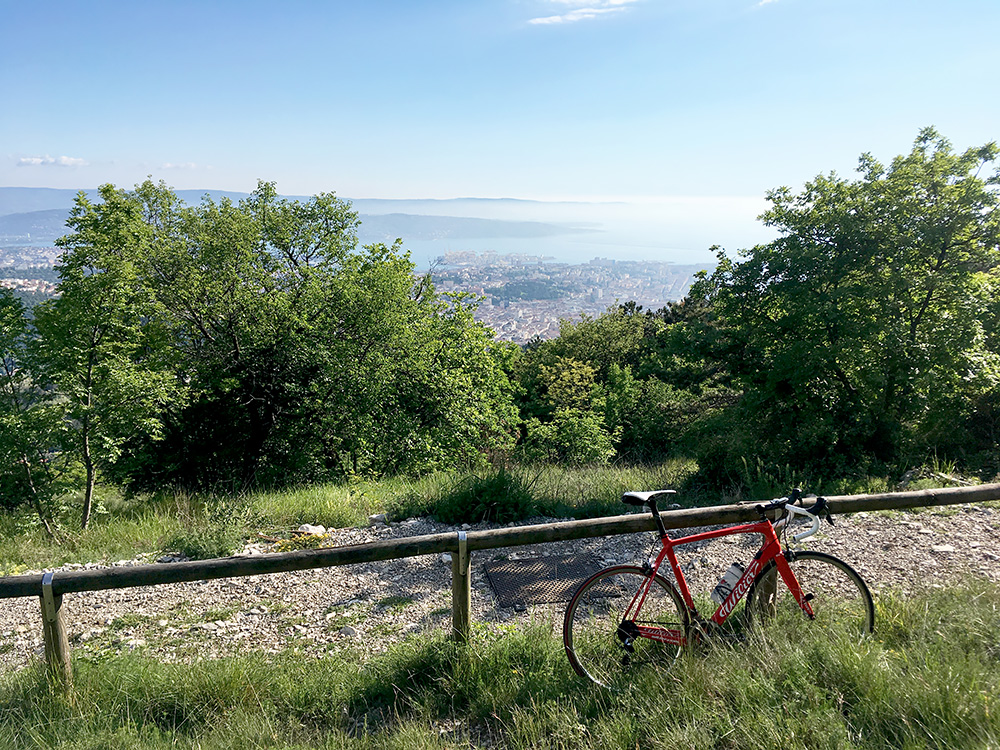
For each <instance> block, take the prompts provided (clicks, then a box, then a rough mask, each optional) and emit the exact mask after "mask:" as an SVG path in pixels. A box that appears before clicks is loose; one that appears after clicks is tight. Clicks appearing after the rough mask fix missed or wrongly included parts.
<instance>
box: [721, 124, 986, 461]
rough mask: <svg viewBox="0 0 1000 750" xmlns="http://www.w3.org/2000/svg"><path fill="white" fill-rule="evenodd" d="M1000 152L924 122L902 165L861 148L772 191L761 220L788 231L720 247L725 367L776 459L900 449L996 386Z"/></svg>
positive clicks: (953, 425)
mask: <svg viewBox="0 0 1000 750" xmlns="http://www.w3.org/2000/svg"><path fill="white" fill-rule="evenodd" d="M996 157H997V147H996V145H995V144H993V143H990V144H986V145H985V146H982V147H979V148H971V149H968V150H966V151H964V152H962V153H956V152H955V151H953V150H952V147H951V145H950V144H949V143H948V141H947V140H945V139H944V138H942V137H941V136H940V135H939V134H938V133H937V132H936V131H934V130H933V129H926V130H923V131H922V132H921V133H920V135H919V137H918V138H917V139H916V141H915V143H914V146H913V149H912V150H911V152H910V153H909V154H907V155H904V156H899V157H897V158H896V159H894V160H893V161H892V163H891V164H890V165H889V166H888V167H885V166H883V165H882V164H880V163H879V162H877V161H876V160H875V159H874V158H873V157H872V156H871V155H868V154H865V155H863V156H862V157H861V160H860V164H859V173H860V178H858V179H856V180H847V179H843V178H840V177H838V176H837V175H835V174H830V175H825V176H824V175H821V176H818V177H816V178H815V179H814V180H812V181H810V182H808V183H807V184H806V185H805V188H804V189H803V190H802V191H801V192H799V193H793V192H792V191H791V190H790V189H788V188H780V189H778V190H774V191H772V192H770V193H769V194H768V199H769V201H770V203H771V207H770V209H769V210H768V211H767V212H766V213H765V214H764V215H763V217H762V218H763V220H764V221H765V223H766V224H768V225H769V226H772V227H774V228H776V229H777V230H778V232H779V234H780V236H779V237H778V239H776V240H774V241H773V242H770V243H768V244H766V245H760V246H757V247H755V248H753V249H752V250H750V251H748V252H746V253H745V254H744V258H743V259H742V260H740V261H738V262H737V261H732V260H730V259H729V258H727V257H726V256H725V255H720V263H719V266H718V268H717V270H716V271H715V273H714V275H713V277H712V279H711V284H712V292H711V301H712V303H713V305H714V313H715V314H716V315H718V318H719V320H720V321H721V324H722V327H723V328H724V332H725V336H726V337H727V339H728V341H727V344H726V347H725V348H724V349H725V351H726V352H727V353H728V357H727V365H728V366H729V367H730V368H731V369H732V371H733V373H734V374H735V376H736V377H737V379H738V382H739V383H740V384H741V385H742V387H743V389H744V399H743V413H744V416H745V420H746V424H747V425H748V426H749V427H750V428H751V430H752V432H754V433H755V434H757V435H758V436H759V438H760V439H761V440H763V441H764V442H765V443H766V445H767V446H768V448H767V450H768V451H770V452H771V453H772V454H773V455H774V457H776V458H778V460H786V461H791V462H792V463H793V464H803V463H811V464H813V465H817V464H824V463H825V464H827V465H833V464H836V463H837V462H840V461H844V460H846V461H850V462H856V461H858V460H860V459H862V458H863V457H865V456H869V457H874V458H876V459H878V460H890V459H893V458H894V457H896V456H898V455H899V454H900V451H901V450H902V449H903V448H904V447H905V446H906V445H913V444H919V441H920V440H921V439H922V438H929V437H930V436H931V435H932V434H941V433H942V431H947V430H953V429H957V428H959V426H960V424H961V419H956V418H952V419H945V418H944V415H945V414H946V413H947V412H949V411H950V410H951V409H952V407H954V405H955V404H956V403H957V402H961V401H967V400H968V399H969V398H970V396H972V395H973V394H974V393H976V392H978V393H983V392H985V391H988V390H990V389H993V388H995V383H996V377H995V375H994V374H993V373H996V372H997V365H996V363H997V355H996V349H995V347H991V346H990V344H989V342H990V339H989V331H987V330H985V328H984V321H985V320H986V319H987V318H988V315H987V313H988V308H989V307H990V305H992V304H993V301H992V298H991V292H990V290H991V289H992V288H993V287H994V286H995V283H996V281H995V279H996V270H997V263H998V257H1000V256H998V238H1000V232H998V214H997V211H996V209H997V203H998V196H997V191H996V185H997V184H998V177H997V175H996V174H994V175H993V176H992V177H989V178H984V177H983V176H981V173H982V171H983V170H984V169H986V168H987V167H988V166H989V164H990V163H991V162H992V161H994V160H995V159H996ZM930 415H937V416H936V417H935V418H934V419H931V418H930ZM958 416H960V415H956V417H958ZM942 419H943V421H942ZM914 441H917V443H914ZM831 461H832V462H833V464H831V463H830V462H831Z"/></svg>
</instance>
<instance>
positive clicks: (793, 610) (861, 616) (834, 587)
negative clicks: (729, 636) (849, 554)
mask: <svg viewBox="0 0 1000 750" xmlns="http://www.w3.org/2000/svg"><path fill="white" fill-rule="evenodd" d="M788 564H789V566H790V567H791V569H792V572H793V573H794V574H795V579H796V580H797V581H798V582H799V586H800V587H801V588H802V593H803V595H804V597H805V598H806V599H807V600H808V602H809V607H810V608H811V609H812V615H811V616H810V615H809V614H808V613H807V612H806V611H805V610H804V609H803V608H802V607H800V606H799V603H798V602H797V601H795V597H794V596H792V593H791V592H790V591H789V590H788V587H787V586H786V585H785V581H784V580H783V579H782V577H781V574H780V573H779V572H778V567H777V565H776V563H775V562H774V561H773V560H772V561H771V562H770V563H768V565H767V567H765V568H764V570H762V571H761V572H760V573H759V574H758V575H757V578H756V579H755V580H754V582H753V585H752V586H751V587H750V591H749V592H747V604H746V618H747V624H748V626H750V627H755V626H757V627H759V626H760V625H762V624H766V625H777V626H779V627H783V628H795V627H797V626H799V624H801V623H804V624H806V625H807V626H809V630H810V632H812V633H814V634H815V633H819V632H822V633H824V634H825V635H826V636H828V637H831V638H835V637H838V636H842V637H845V638H847V639H849V640H855V641H856V640H859V639H861V638H862V637H864V636H865V635H867V634H869V633H871V632H872V630H873V629H874V627H875V605H874V603H873V602H872V595H871V593H870V592H869V591H868V586H867V585H866V584H865V582H864V580H863V579H862V578H861V576H860V575H858V574H857V572H856V571H855V570H854V568H852V567H851V566H850V565H848V564H847V563H845V562H844V561H843V560H839V559H837V558H836V557H834V556H833V555H827V554H824V553H822V552H793V553H792V554H791V556H790V559H789V560H788Z"/></svg>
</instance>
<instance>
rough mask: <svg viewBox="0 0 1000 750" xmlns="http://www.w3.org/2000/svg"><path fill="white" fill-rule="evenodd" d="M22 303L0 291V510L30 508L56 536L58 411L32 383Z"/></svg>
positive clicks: (61, 476)
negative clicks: (20, 507)
mask: <svg viewBox="0 0 1000 750" xmlns="http://www.w3.org/2000/svg"><path fill="white" fill-rule="evenodd" d="M29 341H30V329H29V325H28V321H27V319H26V317H25V311H24V307H23V305H22V303H21V302H20V301H19V300H18V298H17V297H16V296H15V295H14V294H12V293H11V291H10V290H8V289H5V288H3V287H0V507H3V508H6V509H10V508H13V507H16V506H18V505H22V504H29V505H30V506H31V507H32V508H33V509H34V510H35V512H36V513H37V515H38V519H39V521H40V523H41V524H42V526H43V528H44V529H45V532H46V534H48V536H49V537H53V538H54V537H55V531H54V526H53V521H52V517H53V510H54V509H53V507H52V505H53V500H54V498H55V497H56V496H57V495H58V494H60V493H61V492H62V491H63V490H65V489H67V488H68V482H67V480H68V479H69V478H70V477H71V475H70V473H69V472H68V469H69V466H68V462H67V461H66V460H64V457H65V452H64V451H63V450H61V449H63V448H65V445H66V441H65V437H66V431H65V425H66V422H65V419H64V414H63V409H62V408H61V406H60V404H59V403H58V401H57V400H56V399H55V397H54V394H53V393H52V392H51V391H49V390H46V389H44V388H40V387H38V385H37V384H36V383H35V382H34V381H33V380H32V378H31V374H30V371H29V369H28V366H27V361H26V360H27V352H28V344H29Z"/></svg>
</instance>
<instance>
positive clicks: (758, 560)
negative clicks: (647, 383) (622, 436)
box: [563, 489, 875, 688]
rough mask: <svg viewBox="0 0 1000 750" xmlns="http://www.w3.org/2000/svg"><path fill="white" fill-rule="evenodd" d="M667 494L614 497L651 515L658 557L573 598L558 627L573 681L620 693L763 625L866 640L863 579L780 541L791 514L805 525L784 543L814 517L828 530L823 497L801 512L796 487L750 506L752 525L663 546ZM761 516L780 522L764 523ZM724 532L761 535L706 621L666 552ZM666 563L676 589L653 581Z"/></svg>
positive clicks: (871, 613)
mask: <svg viewBox="0 0 1000 750" xmlns="http://www.w3.org/2000/svg"><path fill="white" fill-rule="evenodd" d="M672 494H674V490H658V491H655V492H628V493H626V494H625V495H623V496H622V501H623V502H624V503H626V504H628V505H635V506H644V507H646V508H648V509H649V510H650V512H651V513H652V514H653V518H654V519H655V521H656V528H657V532H658V534H659V538H660V543H661V545H662V549H661V550H660V552H659V554H658V555H657V556H656V558H655V559H651V560H650V561H648V562H646V563H644V564H643V565H642V566H641V567H639V566H635V565H616V566H613V567H610V568H606V569H604V570H602V571H600V572H598V573H595V574H594V575H593V576H591V577H590V578H588V579H587V580H586V581H584V582H583V583H582V584H581V585H580V588H579V589H577V591H576V593H575V594H574V595H573V598H572V600H571V601H570V603H569V606H568V607H567V609H566V617H565V619H564V621H563V644H564V646H565V648H566V655H567V656H568V657H569V661H570V664H572V665H573V669H574V670H576V672H577V673H578V674H579V675H581V676H582V677H587V678H589V679H591V680H593V681H594V682H595V683H597V684H598V685H601V686H603V687H607V688H619V687H624V686H625V685H627V684H628V683H629V682H630V681H631V679H632V678H633V677H634V676H635V675H634V671H635V670H636V669H640V668H642V667H643V666H647V665H648V666H652V667H656V668H669V667H670V666H672V665H673V663H674V661H675V660H676V659H677V657H678V656H679V655H680V653H681V651H682V650H683V649H684V648H685V647H686V646H688V645H691V644H693V643H696V642H701V641H704V640H706V639H709V638H714V637H720V636H721V637H729V638H738V639H743V638H745V637H746V635H747V634H748V633H749V632H751V631H752V630H754V629H756V628H759V627H761V626H762V625H763V624H765V623H773V624H783V625H784V626H790V627H791V626H794V625H795V623H797V622H805V623H807V624H808V625H809V626H812V627H818V628H820V629H821V632H823V633H824V634H825V635H826V636H829V637H836V634H837V633H840V634H842V635H843V636H845V637H849V638H861V637H863V636H864V635H866V634H868V633H871V632H872V629H873V628H874V625H875V607H874V604H873V602H872V596H871V593H870V592H869V591H868V586H867V585H866V584H865V582H864V581H863V580H862V578H861V576H859V575H858V574H857V573H856V572H855V571H854V569H853V568H851V566H849V565H848V564H847V563H845V562H843V561H842V560H839V559H837V558H836V557H833V556H832V555H827V554H824V553H822V552H811V551H797V550H793V549H789V548H788V546H787V545H784V546H783V545H782V543H781V540H780V539H779V533H780V534H782V535H784V533H785V531H786V529H787V528H788V526H789V525H790V523H791V521H792V519H793V518H794V517H796V516H798V517H800V518H803V519H805V520H807V521H809V522H810V523H811V525H810V527H809V528H808V529H807V530H805V531H803V532H801V533H799V534H794V535H792V540H793V541H795V542H798V541H801V540H802V539H805V538H806V537H808V536H812V535H813V534H815V533H816V532H817V531H818V530H819V526H820V519H821V518H822V517H826V519H827V520H828V521H829V522H830V523H831V524H832V523H833V519H832V518H831V517H830V513H829V510H828V508H827V503H826V500H825V498H822V497H820V498H818V499H817V500H816V502H815V504H814V505H812V506H811V507H809V508H803V507H800V506H798V505H796V504H795V503H796V502H798V501H799V500H800V499H801V492H800V491H799V490H797V489H796V490H794V491H793V492H792V493H791V494H790V496H789V497H786V498H781V499H778V500H775V501H773V502H771V503H768V504H766V505H758V506H757V511H758V513H759V514H760V521H757V522H754V523H748V524H741V525H738V526H727V527H725V528H721V529H715V530H713V531H706V532H703V533H700V534H692V535H691V536H685V537H680V538H677V539H671V538H670V537H669V536H667V532H666V529H665V528H664V526H663V521H662V520H661V518H660V514H659V511H658V510H657V507H656V499H657V498H658V497H661V496H669V495H672ZM768 514H777V515H778V516H779V518H778V520H777V521H775V522H772V521H771V520H770V518H769V516H768ZM732 534H761V535H762V536H763V543H762V544H761V547H760V549H759V550H758V551H757V553H756V554H755V555H754V556H753V558H752V559H751V560H750V562H749V563H747V565H746V567H745V568H743V567H742V566H741V565H739V564H738V563H736V564H734V565H733V566H731V567H730V569H729V570H728V571H727V572H726V575H725V576H724V577H723V579H722V580H721V581H719V584H718V585H717V586H716V588H715V590H714V591H713V592H712V599H713V600H714V602H709V601H707V599H708V597H704V598H703V599H701V600H699V602H698V603H700V604H702V605H703V606H705V607H709V606H715V605H716V604H717V605H718V607H717V609H716V610H715V612H714V613H713V614H712V615H711V616H710V617H708V618H707V619H706V618H705V617H703V616H702V615H701V614H700V613H699V610H698V606H697V605H696V601H695V599H694V598H693V597H692V594H691V590H690V589H689V587H688V583H687V580H686V579H685V577H684V572H683V570H682V569H681V565H680V563H679V562H678V560H677V555H676V554H675V552H674V548H675V547H678V546H681V545H684V544H692V543H695V542H703V541H708V540H710V539H718V538H720V537H724V536H729V535H732ZM664 560H667V561H669V563H670V568H671V570H672V571H673V576H674V579H675V580H676V582H677V585H676V586H674V584H673V583H671V582H670V581H669V580H667V579H666V578H665V577H663V576H662V575H661V574H660V566H661V565H662V564H663V561H664ZM678 589H679V591H678ZM744 598H745V603H744V605H743V607H742V608H739V604H740V603H741V600H743V599H744ZM738 610H739V614H736V613H737V611H738Z"/></svg>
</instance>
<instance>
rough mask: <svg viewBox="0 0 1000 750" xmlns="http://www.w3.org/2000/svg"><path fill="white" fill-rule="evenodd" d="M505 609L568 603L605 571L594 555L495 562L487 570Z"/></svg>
mask: <svg viewBox="0 0 1000 750" xmlns="http://www.w3.org/2000/svg"><path fill="white" fill-rule="evenodd" d="M484 567H485V568H486V578H487V580H489V582H490V586H491V587H492V589H493V593H494V594H496V596H497V602H498V604H499V605H500V606H501V607H516V606H518V605H522V606H523V605H527V604H551V603H553V602H568V601H569V600H570V599H572V598H573V593H574V592H575V591H576V589H577V587H578V586H579V585H580V584H581V583H583V582H584V581H585V580H586V579H587V578H589V577H590V576H592V575H593V574H594V573H596V572H597V571H598V570H600V569H601V567H602V566H601V562H600V560H598V559H597V557H595V556H594V555H590V554H584V555H568V556H566V557H536V558H532V559H529V560H494V561H492V562H488V563H486V564H485V566H484Z"/></svg>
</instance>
